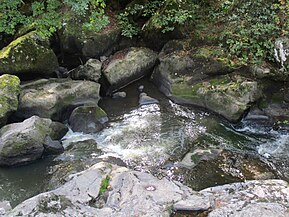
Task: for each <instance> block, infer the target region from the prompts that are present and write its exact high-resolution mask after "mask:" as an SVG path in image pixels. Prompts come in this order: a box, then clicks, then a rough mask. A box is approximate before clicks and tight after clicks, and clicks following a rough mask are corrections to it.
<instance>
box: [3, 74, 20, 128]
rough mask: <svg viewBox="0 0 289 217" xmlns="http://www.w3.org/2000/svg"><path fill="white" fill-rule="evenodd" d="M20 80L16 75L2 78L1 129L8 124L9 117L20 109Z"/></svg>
mask: <svg viewBox="0 0 289 217" xmlns="http://www.w3.org/2000/svg"><path fill="white" fill-rule="evenodd" d="M19 94H20V80H19V78H18V77H16V76H14V75H7V74H5V75H2V76H0V127H2V126H3V125H5V124H6V121H7V119H8V117H9V116H10V115H11V114H12V113H13V112H15V111H16V110H17V108H18V96H19Z"/></svg>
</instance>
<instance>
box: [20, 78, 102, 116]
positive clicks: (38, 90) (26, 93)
mask: <svg viewBox="0 0 289 217" xmlns="http://www.w3.org/2000/svg"><path fill="white" fill-rule="evenodd" d="M21 88H22V91H21V94H20V97H19V108H18V111H17V112H16V114H15V116H16V118H18V119H25V118H28V117H31V116H32V115H38V116H40V117H43V118H51V119H53V120H65V119H67V118H68V115H69V114H70V112H71V111H72V110H73V108H75V107H77V106H80V105H84V104H92V105H97V103H98V100H99V88H100V85H99V84H98V83H95V82H91V81H74V80H70V79H42V80H38V81H35V82H31V83H28V84H25V85H23V86H22V87H21Z"/></svg>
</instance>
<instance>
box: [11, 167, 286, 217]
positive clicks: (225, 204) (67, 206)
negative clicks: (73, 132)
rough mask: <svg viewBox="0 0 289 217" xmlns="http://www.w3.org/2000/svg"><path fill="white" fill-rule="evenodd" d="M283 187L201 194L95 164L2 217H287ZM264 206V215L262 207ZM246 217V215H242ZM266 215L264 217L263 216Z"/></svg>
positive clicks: (262, 184) (238, 186)
mask: <svg viewBox="0 0 289 217" xmlns="http://www.w3.org/2000/svg"><path fill="white" fill-rule="evenodd" d="M288 199H289V187H288V183H287V182H285V181H281V180H266V181H249V182H243V183H234V184H229V185H224V186H217V187H213V188H207V189H204V190H202V191H200V192H195V191H192V190H191V189H190V188H188V187H186V186H184V185H183V184H181V183H179V182H175V181H170V180H168V179H166V178H162V179H158V178H156V177H154V176H153V175H151V174H148V173H144V172H137V171H133V170H129V169H127V168H125V167H120V166H116V165H114V164H108V163H98V164H95V165H93V166H92V167H90V168H89V169H87V170H85V171H83V172H80V173H77V174H74V175H71V176H70V177H69V179H68V181H67V182H66V183H65V184H64V185H63V186H61V187H59V188H57V189H55V190H52V191H49V192H45V193H42V194H39V195H36V196H35V197H33V198H30V199H28V200H26V201H24V202H22V203H21V204H19V205H18V206H16V207H15V208H14V209H13V210H11V211H9V212H8V213H7V216H15V215H23V216H48V215H49V216H70V215H71V213H73V216H119V217H125V216H167V217H169V216H172V215H171V214H172V213H173V211H175V212H178V211H187V212H190V211H191V213H192V214H196V213H198V214H200V216H201V215H202V216H203V215H204V216H210V217H217V216H229V217H231V216H232V217H233V216H247V214H248V213H249V211H250V213H251V212H252V207H253V206H255V209H254V214H255V213H256V215H257V216H262V212H263V213H265V214H266V216H274V217H275V216H288V214H289V213H288V207H289V206H288ZM266 206H267V209H265V207H266ZM245 214H246V215H245ZM267 214H268V215H267Z"/></svg>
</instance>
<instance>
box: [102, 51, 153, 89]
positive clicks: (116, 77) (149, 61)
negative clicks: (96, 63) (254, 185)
mask: <svg viewBox="0 0 289 217" xmlns="http://www.w3.org/2000/svg"><path fill="white" fill-rule="evenodd" d="M156 60H157V55H156V53H155V52H154V51H152V50H150V49H148V48H136V47H132V48H129V49H125V50H122V51H119V52H117V53H115V54H114V55H113V56H112V57H110V58H109V59H108V60H107V61H106V62H105V63H104V68H103V75H104V77H105V78H106V79H107V81H108V82H109V84H110V85H111V87H110V88H109V91H110V92H113V91H116V90H118V89H120V88H122V87H124V86H127V85H128V84H130V83H131V82H133V81H135V80H137V79H140V78H141V77H144V76H146V75H148V74H149V73H150V72H151V70H152V69H153V67H154V65H155V63H156Z"/></svg>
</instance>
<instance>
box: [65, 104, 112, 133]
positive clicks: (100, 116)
mask: <svg viewBox="0 0 289 217" xmlns="http://www.w3.org/2000/svg"><path fill="white" fill-rule="evenodd" d="M107 121H108V117H107V114H106V113H105V111H103V110H102V109H101V108H100V107H98V106H79V107H77V108H76V109H74V110H73V112H72V113H71V115H70V118H69V125H70V126H71V129H72V130H73V131H76V132H84V133H96V132H99V131H100V130H102V129H103V128H104V126H105V125H104V124H105V123H106V122H107Z"/></svg>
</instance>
